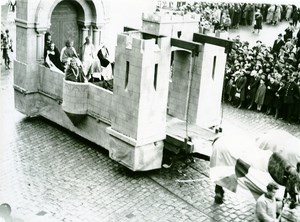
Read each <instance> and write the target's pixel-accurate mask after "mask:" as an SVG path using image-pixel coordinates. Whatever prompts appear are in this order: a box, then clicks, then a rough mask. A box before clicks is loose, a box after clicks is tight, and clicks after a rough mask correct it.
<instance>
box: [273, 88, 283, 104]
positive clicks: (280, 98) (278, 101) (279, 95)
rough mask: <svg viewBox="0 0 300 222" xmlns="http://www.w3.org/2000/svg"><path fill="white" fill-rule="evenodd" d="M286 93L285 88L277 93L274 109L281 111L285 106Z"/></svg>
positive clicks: (279, 89)
mask: <svg viewBox="0 0 300 222" xmlns="http://www.w3.org/2000/svg"><path fill="white" fill-rule="evenodd" d="M284 92H285V88H284V87H281V88H280V87H279V88H278V89H277V90H276V92H275V99H274V107H275V108H276V109H280V108H281V107H282V105H283V98H284Z"/></svg>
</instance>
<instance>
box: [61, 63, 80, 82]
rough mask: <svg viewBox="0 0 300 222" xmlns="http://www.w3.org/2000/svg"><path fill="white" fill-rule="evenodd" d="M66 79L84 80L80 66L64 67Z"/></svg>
mask: <svg viewBox="0 0 300 222" xmlns="http://www.w3.org/2000/svg"><path fill="white" fill-rule="evenodd" d="M65 79H66V80H69V81H73V82H84V74H83V71H82V68H80V67H78V68H77V69H74V68H71V67H68V68H67V69H66V77H65Z"/></svg>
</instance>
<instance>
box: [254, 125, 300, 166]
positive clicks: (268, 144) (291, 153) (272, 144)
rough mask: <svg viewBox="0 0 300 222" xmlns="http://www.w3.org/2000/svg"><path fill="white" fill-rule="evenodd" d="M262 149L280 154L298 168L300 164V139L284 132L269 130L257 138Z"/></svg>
mask: <svg viewBox="0 0 300 222" xmlns="http://www.w3.org/2000/svg"><path fill="white" fill-rule="evenodd" d="M256 143H257V145H258V147H259V148H260V149H263V150H271V151H273V152H277V153H279V154H280V155H281V156H283V158H284V159H287V160H288V161H289V164H290V165H291V166H293V167H295V168H296V164H297V163H298V162H300V139H298V138H297V137H295V136H293V135H292V134H290V133H288V132H286V131H284V130H269V131H268V132H266V133H263V134H261V135H259V136H258V137H257V138H256Z"/></svg>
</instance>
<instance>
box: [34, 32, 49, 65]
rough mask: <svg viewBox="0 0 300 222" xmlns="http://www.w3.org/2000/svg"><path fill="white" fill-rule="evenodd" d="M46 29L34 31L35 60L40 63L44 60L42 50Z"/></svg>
mask: <svg viewBox="0 0 300 222" xmlns="http://www.w3.org/2000/svg"><path fill="white" fill-rule="evenodd" d="M46 31H47V28H38V29H36V32H37V35H36V44H37V45H36V60H37V61H42V60H43V59H44V48H45V33H46Z"/></svg>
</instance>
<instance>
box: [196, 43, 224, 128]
mask: <svg viewBox="0 0 300 222" xmlns="http://www.w3.org/2000/svg"><path fill="white" fill-rule="evenodd" d="M202 58H203V59H202V64H205V65H203V66H202V68H201V80H200V92H199V102H198V112H197V121H196V123H197V124H198V125H199V126H203V127H210V126H213V125H219V124H220V119H221V99H222V90H223V80H224V75H225V73H224V70H225V65H226V59H227V54H226V53H225V48H224V47H221V46H216V45H212V44H205V45H204V48H203V54H202ZM214 58H215V67H214V68H213V66H214ZM213 70H214V76H213Z"/></svg>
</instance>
